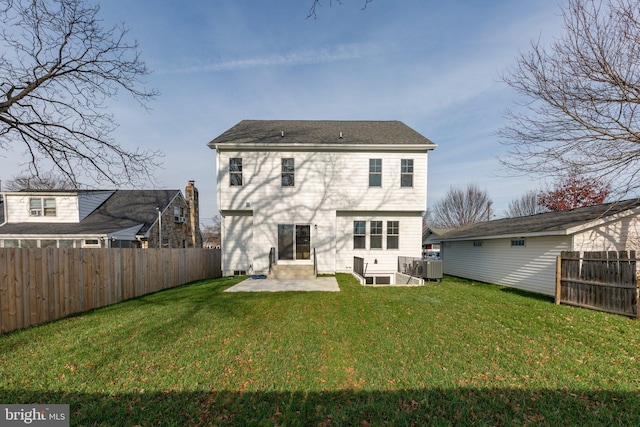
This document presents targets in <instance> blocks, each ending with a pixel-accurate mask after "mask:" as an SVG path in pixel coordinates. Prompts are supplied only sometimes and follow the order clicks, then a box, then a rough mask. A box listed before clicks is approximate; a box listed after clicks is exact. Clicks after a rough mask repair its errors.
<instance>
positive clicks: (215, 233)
mask: <svg viewBox="0 0 640 427" xmlns="http://www.w3.org/2000/svg"><path fill="white" fill-rule="evenodd" d="M212 220H213V223H212V224H211V225H205V226H204V227H202V237H203V240H204V244H205V247H207V248H212V247H213V248H215V247H219V246H220V242H221V227H222V222H221V219H220V215H215V216H214V217H213V218H212Z"/></svg>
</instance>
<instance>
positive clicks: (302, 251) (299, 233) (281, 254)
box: [278, 224, 311, 260]
mask: <svg viewBox="0 0 640 427" xmlns="http://www.w3.org/2000/svg"><path fill="white" fill-rule="evenodd" d="M309 259H311V226H310V225H308V224H278V260H309Z"/></svg>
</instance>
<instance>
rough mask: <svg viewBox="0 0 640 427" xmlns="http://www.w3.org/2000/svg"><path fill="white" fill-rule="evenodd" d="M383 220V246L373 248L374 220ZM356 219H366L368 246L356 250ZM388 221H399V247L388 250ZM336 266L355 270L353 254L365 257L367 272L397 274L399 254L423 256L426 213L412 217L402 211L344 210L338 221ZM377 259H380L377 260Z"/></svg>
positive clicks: (340, 268)
mask: <svg viewBox="0 0 640 427" xmlns="http://www.w3.org/2000/svg"><path fill="white" fill-rule="evenodd" d="M372 220H380V221H383V238H382V241H383V244H382V247H383V249H371V233H370V221H372ZM353 221H366V223H367V230H366V231H367V232H366V245H365V246H366V249H353ZM387 221H398V222H399V232H400V234H399V239H398V244H399V245H398V246H399V247H398V249H387ZM336 223H337V230H338V237H337V241H336V269H337V271H339V272H351V271H352V270H353V257H355V256H357V257H360V258H364V262H365V264H367V275H374V274H376V273H394V272H396V271H397V270H398V257H399V256H406V257H415V258H420V257H421V255H422V216H420V215H414V216H409V215H406V214H403V213H402V212H396V213H389V214H386V215H385V214H380V213H376V212H369V213H354V214H349V213H340V215H339V216H338V217H337V220H336ZM376 261H377V262H376Z"/></svg>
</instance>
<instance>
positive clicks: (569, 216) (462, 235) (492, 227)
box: [439, 199, 640, 240]
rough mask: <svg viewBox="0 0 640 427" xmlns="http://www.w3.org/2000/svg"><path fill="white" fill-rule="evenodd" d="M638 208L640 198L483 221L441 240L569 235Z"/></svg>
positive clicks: (448, 234) (458, 230)
mask: <svg viewBox="0 0 640 427" xmlns="http://www.w3.org/2000/svg"><path fill="white" fill-rule="evenodd" d="M638 207H640V199H631V200H624V201H619V202H612V203H605V204H601V205H595V206H588V207H583V208H576V209H571V210H567V211H559V212H547V213H542V214H538V215H531V216H524V217H519V218H503V219H497V220H493V221H487V222H481V223H478V224H472V225H468V226H466V227H460V228H454V229H450V230H447V231H444V232H442V233H440V234H439V236H440V238H441V240H464V239H474V238H476V239H477V238H487V237H500V236H517V235H522V236H525V235H531V234H536V235H557V234H566V233H567V231H568V230H570V229H572V228H574V227H580V226H582V225H585V224H587V223H589V222H592V221H596V220H599V219H606V218H607V217H611V216H614V215H617V214H622V213H625V211H629V210H630V209H634V208H638Z"/></svg>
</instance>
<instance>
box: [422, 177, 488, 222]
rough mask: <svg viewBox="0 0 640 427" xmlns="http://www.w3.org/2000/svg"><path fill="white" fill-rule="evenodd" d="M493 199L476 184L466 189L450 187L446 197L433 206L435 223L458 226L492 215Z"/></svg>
mask: <svg viewBox="0 0 640 427" xmlns="http://www.w3.org/2000/svg"><path fill="white" fill-rule="evenodd" d="M491 203H492V202H491V199H490V198H489V195H488V194H487V192H486V191H483V190H480V188H479V187H478V186H477V185H476V184H469V185H467V187H466V188H464V189H458V188H454V187H450V188H449V190H448V191H447V193H446V194H445V196H444V198H443V199H442V200H440V201H439V202H437V203H436V204H435V205H434V206H433V224H434V225H435V226H437V227H442V228H457V227H462V226H465V225H469V224H474V223H477V222H482V221H487V220H488V219H489V218H490V217H491Z"/></svg>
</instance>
